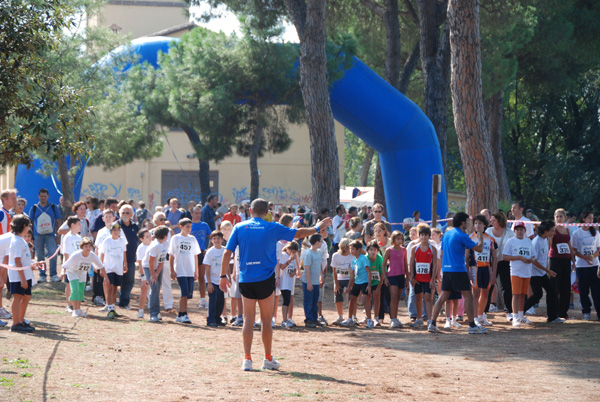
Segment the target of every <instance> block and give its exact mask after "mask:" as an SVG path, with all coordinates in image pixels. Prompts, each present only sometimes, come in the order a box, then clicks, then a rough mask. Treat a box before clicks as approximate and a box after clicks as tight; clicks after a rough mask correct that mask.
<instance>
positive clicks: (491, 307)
mask: <svg viewBox="0 0 600 402" xmlns="http://www.w3.org/2000/svg"><path fill="white" fill-rule="evenodd" d="M497 312H498V307H496V305H495V304H493V303H492V304H490V313H497Z"/></svg>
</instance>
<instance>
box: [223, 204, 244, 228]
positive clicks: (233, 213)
mask: <svg viewBox="0 0 600 402" xmlns="http://www.w3.org/2000/svg"><path fill="white" fill-rule="evenodd" d="M223 220H224V221H229V222H231V224H232V225H233V226H235V225H237V224H238V223H240V222H241V221H242V218H241V216H239V215H238V206H237V204H231V205H230V206H229V212H227V213H226V214H225V215H223Z"/></svg>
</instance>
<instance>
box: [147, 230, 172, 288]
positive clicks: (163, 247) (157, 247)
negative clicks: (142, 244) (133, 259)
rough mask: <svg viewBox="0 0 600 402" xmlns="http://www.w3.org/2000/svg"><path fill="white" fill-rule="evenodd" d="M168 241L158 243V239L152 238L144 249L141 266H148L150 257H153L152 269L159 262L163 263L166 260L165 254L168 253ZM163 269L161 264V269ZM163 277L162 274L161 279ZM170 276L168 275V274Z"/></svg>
mask: <svg viewBox="0 0 600 402" xmlns="http://www.w3.org/2000/svg"><path fill="white" fill-rule="evenodd" d="M168 245H169V243H168V242H167V241H166V240H165V241H164V242H162V243H159V242H158V240H156V239H154V240H152V243H150V245H149V246H148V249H147V250H146V254H144V259H143V260H142V267H144V268H150V257H154V258H155V260H154V269H157V268H158V265H159V264H160V263H164V262H166V261H167V254H168V253H169V247H168ZM164 269H165V267H164V265H163V270H164ZM164 278H165V276H164V274H163V279H164ZM169 278H170V276H169Z"/></svg>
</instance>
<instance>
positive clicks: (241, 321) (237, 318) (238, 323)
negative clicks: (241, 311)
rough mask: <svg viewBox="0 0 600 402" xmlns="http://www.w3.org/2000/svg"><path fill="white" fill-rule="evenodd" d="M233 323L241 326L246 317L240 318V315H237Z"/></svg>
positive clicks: (235, 325)
mask: <svg viewBox="0 0 600 402" xmlns="http://www.w3.org/2000/svg"><path fill="white" fill-rule="evenodd" d="M231 325H233V326H234V327H241V326H243V325H244V319H243V318H240V317H236V318H235V321H234V322H233V324H231Z"/></svg>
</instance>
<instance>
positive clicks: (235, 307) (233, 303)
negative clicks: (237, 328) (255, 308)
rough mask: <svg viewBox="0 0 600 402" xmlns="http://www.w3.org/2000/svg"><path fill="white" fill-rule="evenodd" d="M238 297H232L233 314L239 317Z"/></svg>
mask: <svg viewBox="0 0 600 402" xmlns="http://www.w3.org/2000/svg"><path fill="white" fill-rule="evenodd" d="M237 301H238V299H235V298H233V297H232V298H231V316H232V317H237V315H238V312H237V311H238V302H237Z"/></svg>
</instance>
